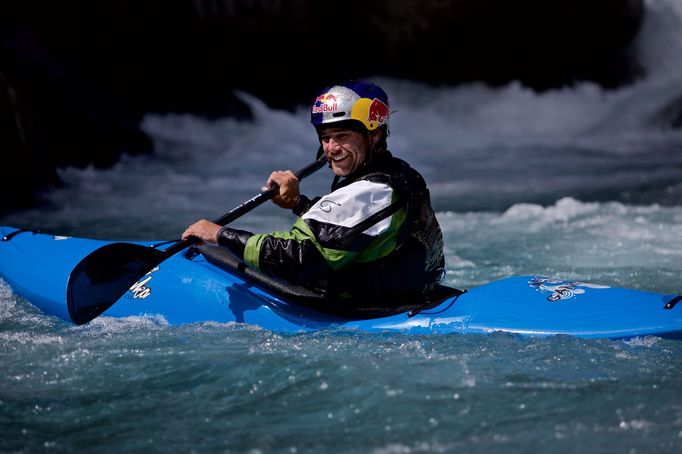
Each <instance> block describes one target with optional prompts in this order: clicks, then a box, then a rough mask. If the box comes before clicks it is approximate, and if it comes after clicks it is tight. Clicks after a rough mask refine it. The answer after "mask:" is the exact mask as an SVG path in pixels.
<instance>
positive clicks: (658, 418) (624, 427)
mask: <svg viewBox="0 0 682 454" xmlns="http://www.w3.org/2000/svg"><path fill="white" fill-rule="evenodd" d="M647 6H648V8H649V11H648V14H647V17H646V20H645V23H644V28H643V30H642V33H641V35H640V37H639V39H638V43H637V46H636V49H635V52H636V53H637V57H638V59H639V60H640V61H641V62H642V65H643V67H644V69H645V70H646V74H647V75H646V77H644V78H643V79H641V80H639V81H638V82H636V83H634V84H632V85H630V86H628V87H624V88H620V89H617V90H613V91H605V90H602V89H601V88H599V87H597V86H596V85H594V84H590V83H581V84H576V85H575V86H572V87H568V88H563V89H559V90H553V91H548V92H544V93H536V92H533V91H531V90H529V89H527V88H525V87H523V86H521V85H519V84H517V83H510V84H508V85H506V86H503V87H499V88H491V87H486V86H484V85H478V84H471V85H466V86H460V87H456V88H452V87H430V86H426V85H423V84H419V83H415V82H408V81H402V80H394V79H375V81H376V82H378V83H380V84H381V85H382V86H384V88H385V89H386V90H387V92H388V93H389V96H390V98H391V102H392V108H393V109H394V110H395V112H394V114H393V117H392V125H391V136H390V138H389V145H390V149H391V150H392V151H393V153H394V154H395V155H397V156H399V157H401V158H404V159H406V160H407V161H408V162H410V163H411V164H412V165H413V166H414V167H416V168H417V169H418V170H419V171H420V172H421V173H422V174H423V175H424V176H425V178H426V180H427V182H428V183H429V187H430V189H431V192H432V197H433V203H434V206H435V208H436V210H437V215H438V219H439V222H440V223H441V226H442V228H443V231H444V235H445V244H446V260H447V276H446V283H447V284H450V285H453V286H457V287H464V288H471V287H474V286H476V285H480V284H484V283H486V282H489V281H492V280H494V279H498V278H501V277H506V276H512V275H519V274H537V275H548V276H556V277H559V278H564V279H576V280H580V281H586V282H593V283H598V284H605V285H611V286H620V287H628V288H637V289H643V290H652V291H658V292H663V293H679V292H680V291H682V280H681V276H682V131H680V130H675V129H672V128H670V127H668V126H666V122H665V114H661V112H665V111H666V108H667V107H668V106H670V105H671V103H673V102H674V101H675V100H676V99H680V97H682V32H681V31H680V30H682V2H680V1H679V0H650V1H647ZM240 95H241V96H242V97H243V98H244V99H245V100H246V101H247V102H248V103H249V104H250V105H251V107H252V109H253V111H254V113H255V119H254V121H253V122H237V121H234V120H231V119H218V120H207V119H204V118H200V117H197V116H191V115H148V116H147V117H146V118H145V119H144V122H143V124H142V127H143V128H144V130H145V131H147V132H148V133H149V134H150V135H151V136H152V137H153V139H154V142H155V150H156V153H155V155H154V156H152V157H136V158H125V159H123V160H122V161H121V162H120V163H119V164H117V165H116V166H115V167H114V168H112V169H109V170H94V169H84V170H78V169H64V170H63V171H62V172H61V175H62V177H63V179H64V180H65V181H66V182H67V185H66V186H65V187H64V188H62V189H59V190H55V191H53V192H52V193H50V194H49V195H48V199H49V201H50V206H49V207H43V208H41V209H35V210H29V211H25V212H21V213H14V214H12V215H8V216H5V217H4V218H0V224H2V225H12V226H16V227H26V228H32V229H41V230H42V231H45V232H50V233H55V234H64V235H74V236H85V237H96V238H107V239H123V240H125V239H130V240H137V239H150V240H151V239H154V240H156V239H172V238H177V237H178V235H179V234H180V232H181V231H182V230H183V229H184V227H185V226H186V225H188V224H189V223H191V222H192V221H194V220H196V219H198V218H202V217H203V218H216V217H218V216H219V215H221V214H222V213H223V212H225V211H228V210H229V209H231V208H232V207H234V206H236V205H238V204H240V203H241V202H242V201H244V200H246V199H248V198H250V197H252V196H253V195H255V194H256V193H258V190H259V187H260V186H261V185H262V183H263V182H264V180H265V179H266V178H267V175H268V174H269V172H270V171H271V170H276V169H285V168H291V169H297V168H300V167H303V166H304V165H305V164H307V163H308V162H310V161H311V160H312V159H313V157H314V154H315V150H316V148H317V143H316V139H315V135H314V133H313V130H312V127H311V126H310V125H309V124H308V123H307V121H308V113H307V109H304V108H301V109H299V110H297V111H295V112H286V111H279V110H274V109H271V108H269V107H268V106H267V104H266V103H265V102H264V101H263V100H259V99H255V98H253V97H251V96H250V95H249V94H247V93H242V94H240ZM330 180H331V177H330V173H329V171H328V170H322V171H320V172H318V173H317V174H315V175H313V176H311V177H310V178H309V179H307V180H305V181H304V182H303V183H302V189H303V192H305V193H307V194H309V195H316V194H321V193H323V192H324V191H325V190H326V189H327V188H328V185H329V183H330ZM293 220H294V219H293V217H292V215H291V214H290V213H287V212H284V211H283V210H280V209H277V208H276V207H274V206H271V205H270V204H268V205H265V206H262V207H259V208H258V209H256V210H255V211H254V212H252V213H250V214H248V215H246V216H244V217H243V218H241V219H240V220H238V221H237V222H236V223H235V224H234V226H235V227H238V228H244V229H249V230H252V231H258V232H263V231H271V230H279V229H287V228H288V227H289V226H290V225H291V223H292V222H293ZM0 364H1V365H2V366H1V369H2V372H1V373H0V452H43V451H45V452H72V451H82V450H88V451H95V452H121V451H143V450H144V451H153V452H168V451H177V452H248V453H269V452H278V453H279V452H281V453H296V452H368V453H399V454H402V453H413V452H471V453H479V452H480V453H489V452H500V451H505V452H523V453H525V452H550V451H551V452H552V453H557V452H576V453H577V452H580V453H583V452H624V453H625V452H627V453H636V452H671V453H672V452H680V451H681V450H682V342H679V341H671V340H662V339H658V338H653V337H652V338H641V339H633V340H629V341H610V340H579V339H575V338H570V337H564V336H558V337H552V338H543V339H534V338H525V337H519V336H514V335H507V334H500V333H496V334H491V335H441V336H432V337H428V336H403V335H395V334H394V335H376V334H374V335H370V334H358V333H349V332H343V331H338V332H336V331H330V332H321V333H317V334H301V335H291V336H282V335H278V334H275V333H272V332H268V331H264V330H260V329H256V328H254V327H249V326H239V325H221V324H213V323H204V324H198V325H189V326H180V327H170V326H168V325H167V324H165V323H164V320H163V319H161V318H134V319H123V320H114V319H109V318H98V319H96V320H94V321H93V322H92V323H90V324H88V325H85V326H81V327H75V326H73V325H71V324H68V323H66V322H64V321H61V320H57V319H54V318H52V317H48V316H46V315H44V314H41V313H40V312H39V311H38V310H37V309H35V308H34V307H33V306H31V305H30V304H29V303H28V302H27V301H25V300H23V299H22V298H19V297H17V296H16V295H14V294H13V293H12V292H11V290H10V289H9V288H8V287H7V286H6V285H5V284H4V283H1V282H0Z"/></svg>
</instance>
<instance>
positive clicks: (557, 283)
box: [528, 276, 609, 302]
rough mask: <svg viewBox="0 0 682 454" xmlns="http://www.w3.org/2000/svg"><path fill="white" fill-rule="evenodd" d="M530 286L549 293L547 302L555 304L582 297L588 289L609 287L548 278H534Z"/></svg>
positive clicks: (530, 281) (529, 283)
mask: <svg viewBox="0 0 682 454" xmlns="http://www.w3.org/2000/svg"><path fill="white" fill-rule="evenodd" d="M528 285H529V286H530V287H531V288H534V289H535V290H537V291H539V292H542V293H545V292H548V293H549V296H547V301H551V302H555V301H559V300H567V299H571V298H573V297H574V296H576V295H582V294H583V293H585V291H586V289H604V288H609V286H608V285H597V284H587V283H585V282H578V281H563V280H559V279H550V278H547V277H540V276H534V277H532V278H531V279H530V280H529V281H528Z"/></svg>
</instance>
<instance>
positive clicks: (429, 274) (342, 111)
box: [182, 81, 445, 305]
mask: <svg viewBox="0 0 682 454" xmlns="http://www.w3.org/2000/svg"><path fill="white" fill-rule="evenodd" d="M389 116H390V112H389V103H388V96H387V95H386V93H385V92H384V90H383V89H381V88H380V87H379V86H378V85H376V84H373V83H369V82H361V81H351V82H346V83H343V84H339V85H333V86H330V87H328V88H326V89H324V90H323V91H322V92H321V93H320V95H319V96H317V98H316V99H315V101H314V103H313V106H312V111H311V123H312V124H313V126H314V127H315V130H316V131H317V135H318V137H319V140H320V144H321V148H320V152H323V153H324V154H325V155H326V156H327V159H328V161H329V166H330V168H331V170H332V172H333V173H334V175H335V177H334V180H333V183H332V186H331V192H330V193H329V194H327V195H325V196H323V197H317V198H315V199H313V200H310V199H308V198H307V197H306V196H304V195H302V194H301V193H300V192H299V185H298V179H297V178H296V177H295V175H294V173H293V172H292V171H290V170H287V171H275V172H272V174H271V175H270V177H269V178H268V180H267V184H266V187H264V188H263V189H264V190H266V189H267V188H269V187H271V185H273V184H276V185H278V186H279V193H278V194H277V195H276V196H275V197H274V198H273V201H274V203H276V204H277V205H279V206H280V207H283V208H287V209H291V210H292V211H293V213H294V214H296V215H297V216H298V219H297V220H296V222H295V223H294V225H293V227H292V228H291V230H290V231H288V232H273V233H269V234H263V233H257V234H254V233H251V232H247V231H243V230H236V229H233V228H230V227H221V226H219V225H217V224H214V223H212V222H210V221H207V220H205V219H202V220H200V221H198V222H196V223H194V224H192V225H190V226H189V227H188V228H187V230H185V232H184V233H183V234H182V238H183V239H186V238H187V237H189V236H195V237H198V238H200V239H201V240H203V241H204V242H206V243H209V244H213V245H216V244H217V245H221V246H225V247H227V248H229V249H230V250H231V251H232V252H234V253H235V254H236V255H237V256H239V257H240V258H242V259H243V260H244V261H245V262H246V263H247V264H249V265H250V266H252V267H255V268H258V269H260V270H261V271H263V272H266V273H268V274H271V275H276V276H279V277H282V278H284V279H287V280H288V281H290V282H292V283H294V284H297V285H303V286H305V287H307V288H308V289H312V290H315V291H317V292H318V293H321V294H323V295H325V296H327V297H328V298H330V299H332V300H341V302H344V301H347V302H349V304H356V305H362V304H364V303H363V302H370V301H371V304H372V305H382V304H390V305H395V304H400V303H401V302H402V303H404V302H405V301H408V300H412V302H415V299H417V300H418V299H419V298H423V297H424V296H425V295H427V294H428V293H429V292H430V291H431V290H432V288H433V287H434V286H435V285H436V284H437V283H438V282H439V281H440V279H441V277H442V275H443V271H444V264H445V261H444V258H443V237H442V233H441V230H440V226H439V225H438V222H437V220H436V217H435V215H434V212H433V209H432V208H431V201H430V195H429V190H428V188H427V186H426V183H425V182H424V179H423V178H422V176H421V175H420V174H419V173H418V172H417V171H416V170H414V169H413V168H411V167H410V166H409V165H408V164H407V163H406V162H404V161H402V160H400V159H398V158H396V157H394V156H392V155H391V152H390V151H388V149H387V144H386V140H387V137H388V134H389V130H388V125H389ZM351 302H353V303H351Z"/></svg>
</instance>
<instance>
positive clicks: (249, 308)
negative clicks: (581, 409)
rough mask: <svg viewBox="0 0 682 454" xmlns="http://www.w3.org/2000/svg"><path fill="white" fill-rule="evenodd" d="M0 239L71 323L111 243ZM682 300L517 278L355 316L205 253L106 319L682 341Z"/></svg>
mask: <svg viewBox="0 0 682 454" xmlns="http://www.w3.org/2000/svg"><path fill="white" fill-rule="evenodd" d="M0 238H2V240H1V241H0V278H2V280H3V281H5V282H6V283H7V285H9V287H10V288H11V289H12V291H13V292H14V293H15V294H16V295H19V296H21V297H23V298H25V299H26V300H27V301H29V302H30V303H31V304H33V305H35V306H36V307H38V308H39V309H41V310H42V311H43V312H45V313H46V314H50V315H53V316H56V317H59V318H61V319H64V320H67V321H71V319H70V317H69V313H68V311H67V307H66V287H67V282H68V279H69V275H70V273H71V270H73V268H74V267H76V265H77V264H78V263H79V262H80V261H81V260H82V259H83V258H84V257H85V256H87V255H88V254H89V253H91V252H93V251H95V250H96V249H98V248H100V247H102V246H104V245H106V244H110V243H112V242H111V241H103V240H97V239H86V238H73V237H64V236H55V235H48V234H41V233H35V232H31V231H19V230H18V229H15V228H12V227H0ZM131 243H134V244H140V245H143V246H151V245H153V244H155V243H154V242H134V241H132V242H131ZM676 297H677V295H673V294H661V293H655V292H645V291H640V290H633V289H625V288H612V287H606V286H601V285H594V284H588V283H582V282H571V281H562V280H555V279H550V278H546V277H542V276H514V277H509V278H505V279H501V280H498V281H494V282H491V283H488V284H485V285H481V286H478V287H475V288H472V289H469V290H468V292H467V293H465V294H463V295H460V296H457V297H450V298H448V299H446V300H445V301H443V302H442V303H441V304H439V305H437V306H436V307H431V308H429V309H426V310H423V311H416V312H417V313H416V314H414V313H413V314H410V313H407V312H405V313H400V314H395V315H390V316H384V317H374V318H369V319H357V318H347V317H342V316H338V315H331V314H328V313H325V312H323V311H320V310H315V309H312V308H309V307H306V306H304V305H301V304H296V303H294V302H291V301H287V300H286V299H285V298H282V297H280V296H277V295H276V294H275V293H273V292H271V291H268V290H267V289H266V288H264V287H262V286H259V285H257V284H255V283H254V282H252V281H250V280H249V279H247V278H245V277H244V276H242V275H240V274H239V273H237V272H234V271H232V270H229V269H226V268H224V267H220V266H216V265H215V263H212V262H211V261H209V260H207V258H206V257H205V256H204V255H202V254H191V255H187V254H184V253H183V252H180V253H178V254H176V255H174V256H173V257H171V258H169V259H167V260H165V261H163V262H162V263H161V264H160V265H159V266H158V267H156V268H154V269H153V270H151V271H150V273H148V274H147V275H146V276H144V277H143V278H142V279H140V280H139V281H138V282H137V283H136V284H134V285H133V286H132V287H131V288H130V290H129V291H128V292H126V293H125V294H124V295H123V296H122V297H121V298H120V299H119V300H118V301H117V302H116V303H115V304H114V305H113V306H111V308H109V309H108V310H107V311H106V312H104V313H103V314H102V316H108V317H131V316H156V317H162V318H163V319H164V320H165V321H166V322H167V323H169V324H171V325H181V324H189V323H200V322H209V321H210V322H218V323H229V322H235V323H246V324H249V325H254V326H258V327H261V328H264V329H267V330H272V331H275V332H281V333H299V332H310V331H318V330H322V329H339V328H341V329H348V330H358V331H362V332H400V333H410V334H431V333H440V334H448V333H462V334H465V333H491V332H495V331H503V332H509V333H517V334H522V335H530V336H548V335H558V334H564V335H571V336H576V337H581V338H611V339H619V338H632V337H640V336H648V335H653V336H660V337H666V338H682V304H679V305H676V304H668V303H671V302H673V303H674V300H675V299H676ZM666 305H668V306H672V307H668V308H666Z"/></svg>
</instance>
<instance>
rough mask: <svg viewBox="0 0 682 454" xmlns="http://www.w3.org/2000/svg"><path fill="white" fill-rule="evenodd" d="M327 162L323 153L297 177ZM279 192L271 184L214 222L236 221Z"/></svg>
mask: <svg viewBox="0 0 682 454" xmlns="http://www.w3.org/2000/svg"><path fill="white" fill-rule="evenodd" d="M326 163H327V158H326V156H325V155H324V154H322V156H321V157H320V158H319V159H318V160H317V161H314V162H312V163H310V164H308V165H307V166H305V167H304V168H302V169H301V170H299V171H298V172H296V173H295V175H296V178H298V179H299V180H302V179H303V178H305V177H307V176H308V175H310V174H312V173H314V172H317V171H318V170H319V169H321V168H322V166H324V165H325V164H326ZM278 192H279V186H277V185H276V184H275V185H273V186H271V187H270V189H268V190H267V191H265V192H262V193H260V194H258V195H257V196H254V197H252V198H250V199H249V200H247V201H246V202H244V203H242V204H241V205H239V206H238V207H235V208H233V209H232V210H230V211H228V212H227V213H225V214H223V215H222V216H220V217H219V218H218V219H216V220H215V221H213V223H214V224H218V225H221V226H224V225H227V224H229V223H230V222H232V221H234V220H235V219H238V218H240V217H242V216H243V215H245V214H246V213H248V212H249V211H251V210H253V209H254V208H256V207H257V206H259V205H262V204H263V203H264V202H266V201H268V200H270V199H272V198H273V197H274V196H276V195H277V193H278ZM199 241H201V240H200V239H199V238H197V237H193V236H192V237H189V238H187V239H186V240H182V241H178V242H177V243H175V244H174V245H172V246H171V247H169V248H168V249H166V250H165V251H164V253H165V254H166V256H168V257H170V256H172V255H174V254H177V253H178V252H180V251H182V250H183V249H185V248H187V247H189V246H191V245H193V244H195V243H198V242H199Z"/></svg>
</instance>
